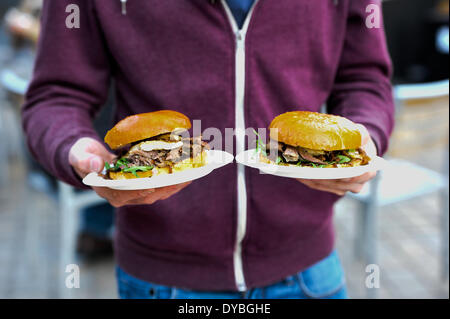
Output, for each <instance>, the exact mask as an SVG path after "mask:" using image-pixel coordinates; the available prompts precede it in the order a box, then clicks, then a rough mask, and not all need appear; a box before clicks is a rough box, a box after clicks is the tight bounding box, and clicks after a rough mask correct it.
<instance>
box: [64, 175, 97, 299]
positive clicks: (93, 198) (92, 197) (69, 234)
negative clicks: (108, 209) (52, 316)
mask: <svg viewBox="0 0 450 319" xmlns="http://www.w3.org/2000/svg"><path fill="white" fill-rule="evenodd" d="M58 202H59V212H60V214H61V244H60V246H59V247H60V256H59V260H60V266H59V271H60V273H59V274H60V277H59V285H58V288H59V289H58V292H59V297H60V298H71V297H72V290H73V289H68V288H67V287H66V286H65V280H66V276H67V275H68V274H67V273H65V269H66V267H67V265H70V264H77V259H76V254H75V241H76V237H77V230H78V225H79V216H80V215H79V212H80V211H81V210H82V209H83V208H86V207H89V206H93V205H96V204H100V203H103V202H106V201H105V200H104V199H102V198H100V197H99V196H98V195H97V194H96V193H94V192H93V191H83V192H75V189H74V188H73V187H72V186H70V185H67V184H65V183H63V182H58Z"/></svg>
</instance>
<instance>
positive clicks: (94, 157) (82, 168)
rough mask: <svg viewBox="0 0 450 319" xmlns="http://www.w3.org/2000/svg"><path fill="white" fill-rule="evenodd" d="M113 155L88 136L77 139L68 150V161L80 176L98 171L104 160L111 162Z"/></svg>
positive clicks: (101, 167)
mask: <svg viewBox="0 0 450 319" xmlns="http://www.w3.org/2000/svg"><path fill="white" fill-rule="evenodd" d="M114 157H115V156H114V154H112V153H110V152H108V150H107V149H106V148H105V147H104V146H103V145H102V144H101V143H100V142H98V141H97V140H95V139H93V138H88V137H84V138H81V139H79V140H78V141H77V142H76V143H75V144H74V145H73V146H72V148H71V149H70V151H69V163H70V164H71V165H72V166H73V168H74V169H75V171H76V172H77V173H78V174H79V175H80V176H81V177H84V176H86V175H87V174H89V173H90V172H100V171H101V170H102V169H103V167H104V162H105V161H108V162H111V161H112V160H113V159H114Z"/></svg>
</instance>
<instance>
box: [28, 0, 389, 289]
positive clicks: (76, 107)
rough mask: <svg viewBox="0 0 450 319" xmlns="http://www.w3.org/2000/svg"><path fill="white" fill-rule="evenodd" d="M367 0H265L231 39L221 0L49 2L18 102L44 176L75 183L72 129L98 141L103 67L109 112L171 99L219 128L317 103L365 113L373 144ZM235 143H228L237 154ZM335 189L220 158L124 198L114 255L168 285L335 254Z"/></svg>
mask: <svg viewBox="0 0 450 319" xmlns="http://www.w3.org/2000/svg"><path fill="white" fill-rule="evenodd" d="M70 3H75V4H77V5H78V6H79V8H80V17H81V21H80V28H79V29H76V28H74V29H68V28H66V25H65V20H66V17H67V15H68V14H69V13H66V6H67V5H68V4H70ZM371 3H375V4H378V5H379V1H370V0H340V1H334V0H314V1H311V0H283V1H278V0H260V1H257V2H256V4H255V5H254V7H253V9H252V11H251V13H250V14H249V17H248V21H247V23H246V24H245V25H244V30H243V31H241V32H239V34H236V31H237V30H233V24H232V23H231V22H232V20H230V12H229V10H228V8H227V7H226V6H225V5H224V4H223V3H221V2H220V1H216V3H215V4H212V3H211V2H210V1H207V0H164V1H160V0H146V1H128V3H127V14H126V15H123V14H122V13H121V3H120V1H119V0H57V1H56V0H53V1H51V0H49V1H46V2H45V5H44V9H43V18H42V22H43V25H42V35H41V38H40V42H39V49H38V56H37V61H36V68H35V72H34V77H33V81H32V83H31V86H30V88H29V90H28V93H27V97H26V103H25V106H24V109H23V126H24V129H25V132H26V135H27V137H28V144H29V146H30V149H31V151H32V152H33V154H34V155H35V156H36V158H37V159H38V160H39V162H40V163H42V165H44V166H45V167H46V168H47V169H48V171H49V172H51V173H52V174H53V175H55V176H56V177H58V178H59V179H61V180H63V181H65V182H67V183H70V184H72V185H74V186H77V187H83V185H82V183H81V181H80V179H79V178H78V177H77V176H76V174H75V173H74V171H73V170H72V168H71V167H70V165H69V163H68V152H69V149H70V148H71V146H72V145H73V144H74V143H75V141H77V140H78V139H79V138H81V137H84V136H88V137H93V138H96V139H99V140H101V138H100V137H98V136H97V135H96V133H95V132H94V129H93V127H92V119H93V117H94V116H95V114H96V113H97V112H98V110H99V108H100V107H101V106H102V104H103V103H104V102H105V99H106V97H107V93H108V88H109V84H110V80H111V78H114V79H115V86H116V101H117V113H116V114H115V119H116V120H120V119H122V118H124V117H126V116H128V115H131V114H136V113H142V112H151V111H156V110H161V109H167V108H170V109H174V110H177V111H180V112H182V113H184V114H186V115H187V116H189V117H190V118H191V119H201V120H202V127H203V128H206V127H216V128H218V129H219V130H220V131H222V132H224V131H225V128H235V127H243V126H245V127H253V128H265V127H267V126H268V125H269V123H270V122H271V120H272V119H273V118H274V117H275V116H276V115H278V114H281V113H283V112H287V111H293V110H308V111H319V110H320V108H321V106H322V105H323V104H325V103H327V105H328V111H329V112H330V113H334V114H339V115H342V116H345V117H347V118H349V119H351V120H353V121H354V122H357V123H362V124H364V125H365V126H366V127H367V128H368V130H369V132H370V133H371V136H372V138H373V140H374V141H375V143H376V145H377V147H378V151H379V153H380V154H383V153H384V152H385V151H386V148H387V146H388V138H389V135H390V133H391V130H392V127H393V101H392V95H391V86H390V81H389V77H390V72H391V71H390V60H389V57H388V53H387V50H386V44H385V37H384V30H383V28H378V29H377V28H367V27H366V24H365V20H366V16H367V15H368V13H366V7H367V6H368V5H369V4H371ZM245 31H247V32H246V35H245ZM244 36H245V37H244ZM237 39H241V40H237ZM239 50H240V51H239ZM237 52H240V54H236V53H237ZM244 52H245V56H243V53H244ZM244 57H245V60H244ZM244 144H245V143H244ZM244 144H243V143H242V140H241V141H239V138H238V139H237V151H241V150H242V149H243V148H244V147H245V145H244ZM238 190H239V191H238ZM238 194H239V195H238ZM336 200H338V196H336V195H333V194H331V193H325V192H320V191H316V190H312V189H309V188H308V187H306V186H304V185H303V184H301V183H299V182H298V181H296V180H294V179H287V178H280V177H275V176H271V175H261V174H259V172H258V171H257V170H253V169H244V168H243V167H240V166H238V165H237V164H231V165H228V166H226V167H224V168H222V169H220V170H217V171H215V172H213V173H212V174H210V175H209V176H207V177H205V178H202V179H200V180H196V181H195V182H193V183H192V184H191V185H190V186H189V187H188V188H186V189H184V190H183V191H181V192H180V193H178V194H176V195H175V196H173V197H171V198H170V199H168V200H164V201H159V202H157V203H155V204H153V205H147V206H128V207H123V208H120V209H119V210H118V212H117V234H116V239H115V245H116V258H117V262H118V264H119V266H120V267H122V268H123V269H124V270H125V271H126V272H128V273H130V274H132V275H134V276H135V277H138V278H140V279H143V280H147V281H150V282H154V283H158V284H163V285H168V286H176V287H184V288H190V289H198V290H245V289H249V288H253V287H258V286H263V285H267V284H270V283H273V282H276V281H278V280H280V279H282V278H283V277H285V276H288V275H291V274H294V273H296V272H298V271H301V270H303V269H305V268H307V267H308V266H310V265H312V264H314V263H315V262H317V261H319V260H320V259H322V258H324V257H325V256H327V255H328V254H329V253H330V252H331V251H332V250H333V245H334V233H333V222H332V216H333V214H332V212H333V205H334V203H335V202H336ZM238 229H239V230H240V231H239V232H238Z"/></svg>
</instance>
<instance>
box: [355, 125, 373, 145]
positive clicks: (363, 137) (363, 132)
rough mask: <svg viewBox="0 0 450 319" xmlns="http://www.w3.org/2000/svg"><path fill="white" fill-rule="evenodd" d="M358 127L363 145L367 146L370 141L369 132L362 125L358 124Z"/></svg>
mask: <svg viewBox="0 0 450 319" xmlns="http://www.w3.org/2000/svg"><path fill="white" fill-rule="evenodd" d="M356 126H357V127H358V129H359V132H360V133H361V145H366V144H367V143H368V142H369V140H370V134H369V131H368V130H367V129H366V127H365V126H364V125H362V124H356Z"/></svg>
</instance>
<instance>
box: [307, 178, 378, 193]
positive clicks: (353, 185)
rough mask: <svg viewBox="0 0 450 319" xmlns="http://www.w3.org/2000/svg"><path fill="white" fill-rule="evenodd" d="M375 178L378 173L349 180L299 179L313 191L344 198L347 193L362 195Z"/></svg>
mask: <svg viewBox="0 0 450 319" xmlns="http://www.w3.org/2000/svg"><path fill="white" fill-rule="evenodd" d="M375 176H376V172H368V173H365V174H363V175H361V176H357V177H353V178H347V179H332V180H308V179H299V181H300V182H301V183H303V184H305V185H306V186H308V187H310V188H312V189H316V190H320V191H324V192H329V193H334V194H337V195H339V196H343V195H345V193H347V192H352V193H360V192H361V191H362V189H363V187H364V185H365V183H367V182H368V181H370V180H371V179H372V178H374V177H375Z"/></svg>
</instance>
